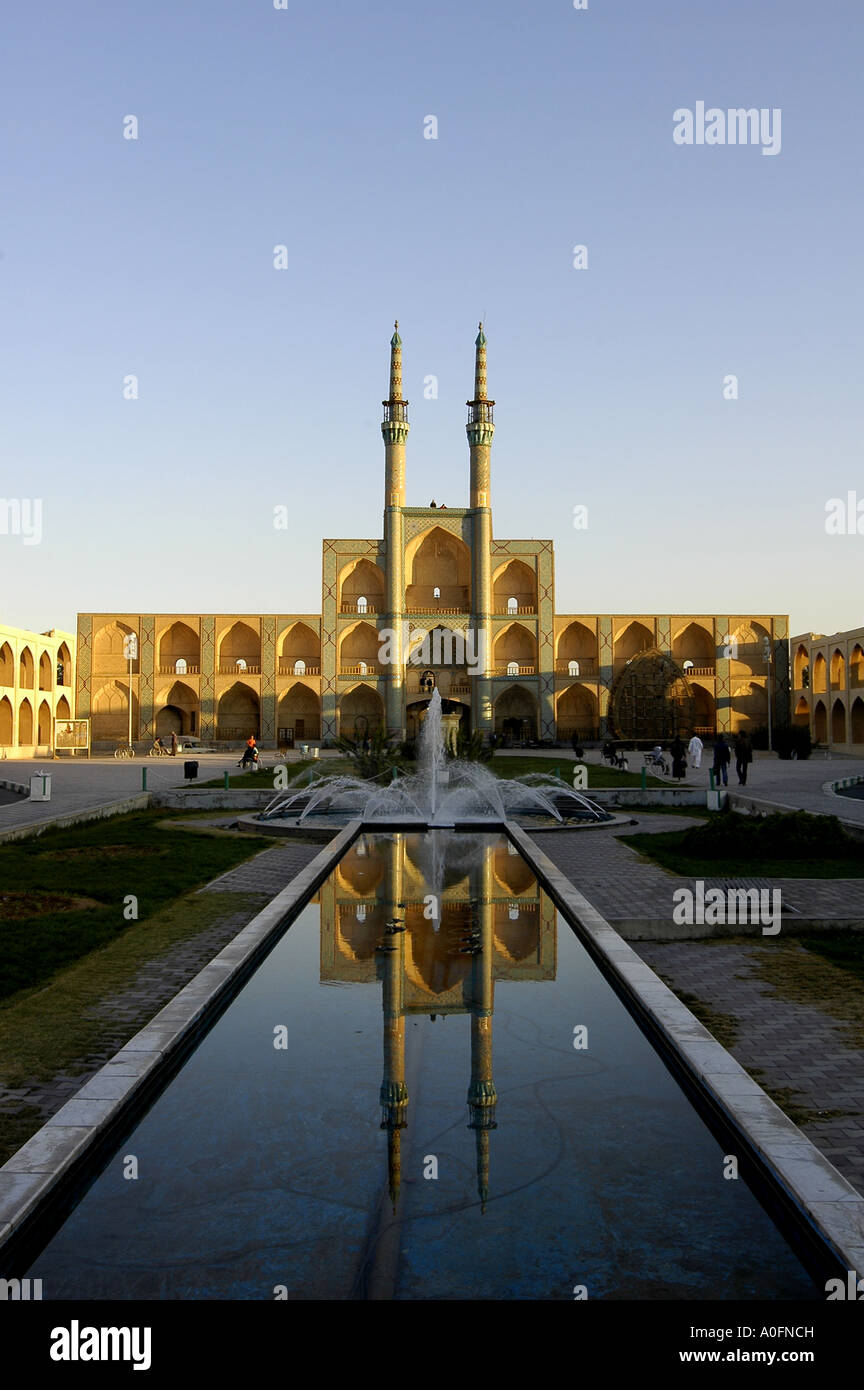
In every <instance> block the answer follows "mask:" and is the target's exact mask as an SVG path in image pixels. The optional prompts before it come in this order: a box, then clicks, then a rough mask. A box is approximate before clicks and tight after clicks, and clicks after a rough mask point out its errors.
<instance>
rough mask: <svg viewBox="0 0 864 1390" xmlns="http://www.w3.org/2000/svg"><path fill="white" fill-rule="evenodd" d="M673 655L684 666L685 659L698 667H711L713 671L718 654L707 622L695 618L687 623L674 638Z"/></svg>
mask: <svg viewBox="0 0 864 1390" xmlns="http://www.w3.org/2000/svg"><path fill="white" fill-rule="evenodd" d="M672 655H673V657H674V658H675V660H676V661H677V662H678V664H679V666H683V665H684V662H685V661H692V663H693V665H694V667H696V668H697V669H699V668H705V667H710V669H711V671H712V672H713V670H714V658H715V656H716V649H715V646H714V634H713V632H711V631H709V630H708V628H707V626H706V625H705V623H700V622H696V621H695V620H693V621H691V622H689V623H686V624H685V625H684V626H683V627H681V628H679V630H678V631H677V632H676V633H675V636H674V637H673V638H672Z"/></svg>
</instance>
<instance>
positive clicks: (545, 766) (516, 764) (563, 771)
mask: <svg viewBox="0 0 864 1390" xmlns="http://www.w3.org/2000/svg"><path fill="white" fill-rule="evenodd" d="M266 762H267V770H266V771H261V772H238V773H236V774H232V775H231V776H230V777H229V786H230V787H231V789H232V790H233V789H235V788H256V789H257V790H259V791H260V790H262V789H265V788H267V787H272V785H273V767H274V761H273V759H272V758H271V757H269V756H268V757H267V759H266ZM396 766H397V767H398V768H399V770H400V771H402V772H406V773H409V772H412V771H414V769H415V768H416V763H413V762H410V761H399V762H398V763H397V764H396ZM483 766H485V767H488V768H489V769H490V771H491V772H494V773H495V775H496V777H522V776H524V775H525V773H528V772H551V773H558V775H559V776H560V777H562V778H563V779H564V781H565V782H567V783H568V785H569V784H571V783H572V781H573V760H572V758H567V757H561V756H559V757H557V758H555V757H552V756H550V757H548V758H525V757H519V755H518V754H514V755H513V756H505V757H501V756H500V755H499V756H496V757H494V758H493V759H492V761H491V762H489V763H484V764H483ZM586 766H587V768H588V788H589V789H590V788H591V787H641V785H642V779H641V775H640V774H639V773H638V772H616V771H615V770H614V769H613V768H610V767H605V766H597V765H596V764H595V763H588V764H586ZM310 768H311V769H312V770H313V771H315V772H324V773H327V774H328V775H330V776H333V777H342V776H351V775H352V774H353V773H354V767H353V764H352V763H351V762H350V761H349V760H348V759H347V758H325V759H324V760H323V761H322V760H321V759H318V758H314V759H312V758H310V759H308V760H307V761H305V762H298V763H288V780H289V782H291V783H293V782H295V781H296V779H298V778H299V777H300V776H301V775H302V774H303V773H304V772H307V771H308V770H309V769H310ZM200 785H201V786H202V787H221V786H224V778H223V777H216V778H213V779H212V780H211V781H208V782H202V783H201V784H200ZM646 785H647V786H649V787H662V786H666V785H668V784H667V783H665V782H662V781H660V780H659V778H656V777H649V778H648V779H647V782H646Z"/></svg>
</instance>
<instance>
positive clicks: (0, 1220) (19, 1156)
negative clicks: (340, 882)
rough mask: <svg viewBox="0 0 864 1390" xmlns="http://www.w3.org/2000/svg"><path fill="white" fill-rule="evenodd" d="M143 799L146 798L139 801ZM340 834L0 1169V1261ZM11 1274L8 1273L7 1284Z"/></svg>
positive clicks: (153, 1076) (307, 888) (344, 844)
mask: <svg viewBox="0 0 864 1390" xmlns="http://www.w3.org/2000/svg"><path fill="white" fill-rule="evenodd" d="M145 795H146V794H145ZM360 829H361V823H360V821H359V820H354V821H349V823H348V824H347V825H346V826H345V828H344V829H343V830H342V831H341V832H340V833H339V834H338V835H336V836H335V837H334V839H332V840H331V841H330V843H329V844H328V845H327V846H326V847H325V848H324V849H322V850H321V852H320V854H317V855H316V856H315V858H314V859H313V860H312V861H311V862H310V863H309V864H307V865H306V867H305V869H301V871H300V873H298V874H297V875H296V877H295V878H293V879H292V880H291V882H290V883H289V884H288V885H287V886H286V887H285V888H283V889H282V891H281V892H280V893H277V894H276V896H275V898H272V899H271V901H270V902H269V903H267V905H266V907H263V908H262V909H261V911H260V912H259V913H257V915H256V916H255V917H253V918H252V921H251V922H249V923H248V924H247V925H246V926H245V927H244V928H243V930H242V931H241V932H240V933H239V934H238V935H237V936H235V937H234V940H233V941H230V942H229V943H228V945H227V946H226V947H225V948H224V949H223V950H222V951H220V952H219V954H218V955H217V956H215V957H214V959H213V960H212V961H210V963H209V965H205V967H204V969H203V970H201V971H200V972H199V973H198V974H197V975H196V976H195V978H194V979H192V980H190V981H189V983H188V984H187V985H185V986H184V988H183V989H181V990H180V992H179V993H178V994H176V995H175V996H174V998H173V999H172V1000H170V1001H169V1003H168V1004H166V1005H165V1006H164V1008H162V1009H160V1010H159V1012H158V1013H157V1014H156V1015H155V1017H154V1018H152V1019H151V1020H150V1022H149V1023H148V1024H146V1025H145V1027H144V1028H142V1029H141V1030H140V1031H139V1032H138V1033H136V1034H135V1036H134V1037H133V1038H130V1039H129V1041H128V1042H127V1043H126V1044H125V1046H123V1047H122V1048H121V1049H120V1051H119V1052H117V1053H116V1054H115V1055H114V1056H113V1057H112V1058H111V1060H110V1061H109V1062H106V1063H105V1065H104V1066H103V1067H101V1068H100V1070H99V1071H98V1072H97V1073H96V1075H95V1076H93V1077H91V1079H90V1080H89V1081H88V1082H86V1084H85V1085H84V1086H82V1087H81V1089H80V1090H79V1091H78V1092H76V1094H75V1095H74V1096H72V1097H71V1099H70V1100H68V1101H67V1102H66V1103H65V1105H63V1106H62V1107H61V1108H60V1109H59V1110H58V1111H57V1113H56V1114H55V1115H52V1117H51V1119H50V1120H48V1121H47V1123H46V1124H44V1125H43V1126H42V1128H41V1129H39V1130H37V1131H36V1133H35V1134H34V1135H32V1136H31V1138H30V1139H28V1140H27V1142H26V1143H25V1144H24V1145H22V1147H21V1148H20V1149H18V1151H17V1153H14V1154H13V1155H12V1157H11V1158H10V1159H9V1160H8V1161H7V1162H6V1163H4V1164H3V1166H2V1168H0V1258H2V1255H3V1251H4V1247H6V1246H7V1245H8V1242H9V1241H10V1239H11V1238H12V1237H13V1236H15V1235H17V1233H18V1231H19V1230H20V1228H21V1226H22V1225H23V1224H24V1223H25V1222H27V1221H29V1220H30V1219H32V1218H33V1217H34V1216H36V1215H37V1214H39V1212H40V1211H41V1210H44V1209H45V1207H46V1206H47V1204H48V1202H49V1201H50V1199H51V1198H52V1196H53V1195H54V1194H55V1193H56V1191H57V1188H58V1186H59V1184H60V1183H61V1182H62V1181H63V1180H64V1179H66V1178H71V1177H72V1176H73V1174H72V1170H73V1168H78V1167H79V1166H81V1165H82V1164H83V1162H84V1161H85V1160H86V1155H87V1154H88V1153H89V1152H90V1151H91V1150H92V1149H93V1148H94V1147H95V1145H96V1144H97V1143H99V1142H100V1141H101V1140H102V1139H103V1138H104V1137H105V1135H106V1132H107V1131H108V1130H109V1128H111V1127H113V1126H114V1125H115V1124H117V1123H119V1122H120V1121H121V1120H123V1119H125V1118H127V1117H128V1116H129V1115H130V1114H131V1113H132V1110H133V1107H134V1103H135V1101H136V1099H137V1098H138V1096H139V1093H140V1092H141V1091H142V1089H144V1088H145V1087H147V1088H148V1089H151V1090H152V1088H153V1085H154V1082H155V1081H156V1080H157V1077H158V1074H159V1072H160V1071H161V1070H162V1069H163V1068H164V1067H165V1066H166V1064H168V1063H169V1062H170V1061H171V1060H172V1059H173V1057H174V1055H175V1054H176V1053H177V1051H178V1049H179V1048H180V1047H181V1046H182V1045H183V1044H184V1043H185V1042H186V1041H187V1040H188V1039H189V1037H190V1035H191V1034H192V1033H193V1032H194V1030H195V1029H196V1027H197V1025H198V1024H199V1023H200V1022H201V1021H202V1019H204V1018H205V1016H210V1015H211V1014H212V1013H213V1012H214V1011H215V1009H216V1006H217V1004H218V1003H219V1002H220V1001H221V1000H222V999H223V997H224V996H225V995H226V994H230V992H231V990H232V987H233V985H234V983H235V981H236V980H237V977H238V976H240V975H242V974H243V973H244V972H245V971H246V970H247V968H248V966H249V965H250V964H251V962H252V961H254V959H255V957H256V956H258V955H259V954H260V953H261V951H262V949H263V948H264V946H265V945H266V943H267V942H268V941H270V939H271V938H272V937H274V936H276V935H277V934H278V933H279V932H280V931H281V930H282V924H283V922H284V920H285V917H286V916H287V915H288V913H289V912H291V911H292V910H293V909H294V908H296V907H297V906H299V904H300V903H301V902H302V901H303V899H304V898H305V897H306V896H307V895H308V894H310V893H311V892H312V891H313V890H314V889H315V888H316V887H317V885H318V884H319V883H320V882H321V881H322V880H323V879H325V878H326V877H327V875H328V873H329V872H330V870H331V869H332V867H333V865H334V864H335V863H336V862H337V860H338V859H339V858H341V856H342V855H343V854H344V852H345V850H346V849H347V848H348V846H349V845H350V844H351V842H352V841H353V840H354V839H355V837H356V836H357V835H358V834H359V833H360ZM10 1272H11V1271H7V1272H6V1274H7V1277H8V1275H9V1273H10Z"/></svg>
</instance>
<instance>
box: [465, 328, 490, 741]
mask: <svg viewBox="0 0 864 1390" xmlns="http://www.w3.org/2000/svg"><path fill="white" fill-rule="evenodd" d="M479 327H480V331H479V333H478V334H477V337H476V339H475V342H474V399H473V400H472V401H468V402H467V405H468V424H467V425H466V427H465V428H466V432H467V434H468V445H469V448H470V452H471V501H470V507H471V512H472V514H473V515H472V524H471V537H472V543H471V625H472V627H473V629H474V643H475V651H480V652H481V654H482V655H483V658H484V660H483V667H484V669H483V671H482V672H478V673H477V674H476V678H475V684H474V727H475V729H485V730H487V731H489V732H491V731H492V729H493V727H494V715H493V710H492V686H491V682H490V680H489V677H490V675H491V673H492V510H491V506H490V500H489V474H490V462H489V455H490V451H491V449H492V436H493V435H494V433H495V425H494V423H493V418H492V413H493V407H494V405H495V402H494V401H490V400H489V398H488V396H487V394H486V334H485V333H484V332H483V324H482V323H481V324H480V325H479Z"/></svg>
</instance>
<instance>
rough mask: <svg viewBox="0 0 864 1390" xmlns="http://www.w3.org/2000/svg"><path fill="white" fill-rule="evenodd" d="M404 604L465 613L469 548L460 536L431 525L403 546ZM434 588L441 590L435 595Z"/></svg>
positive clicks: (410, 608)
mask: <svg viewBox="0 0 864 1390" xmlns="http://www.w3.org/2000/svg"><path fill="white" fill-rule="evenodd" d="M405 576H406V580H407V586H406V589H405V606H406V609H407V611H408V612H409V613H426V612H435V611H436V610H443V611H445V612H446V611H451V612H456V613H467V612H468V609H469V605H470V597H469V596H470V589H471V552H470V550H469V549H468V546H467V545H466V544H465V542H464V541H463V540H462V537H461V536H456V535H454V534H453V533H452V532H451V531H445V529H444V528H443V526H432V527H430V528H429V530H428V531H424V532H422V533H421V535H419V536H415V537H414V539H413V540H411V541H409V543H408V545H407V546H406V548H405ZM435 589H438V590H440V596H439V597H438V598H437V599H436V598H435V596H434V591H435Z"/></svg>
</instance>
